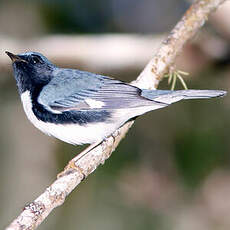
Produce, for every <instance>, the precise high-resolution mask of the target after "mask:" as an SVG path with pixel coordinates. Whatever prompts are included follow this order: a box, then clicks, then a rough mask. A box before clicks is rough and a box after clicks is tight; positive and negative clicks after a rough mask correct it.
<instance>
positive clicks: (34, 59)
mask: <svg viewBox="0 0 230 230" xmlns="http://www.w3.org/2000/svg"><path fill="white" fill-rule="evenodd" d="M32 63H33V64H37V63H40V64H42V63H43V61H42V59H41V58H40V57H38V56H35V55H33V56H32Z"/></svg>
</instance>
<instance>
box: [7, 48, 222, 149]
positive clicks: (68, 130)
mask: <svg viewBox="0 0 230 230" xmlns="http://www.w3.org/2000/svg"><path fill="white" fill-rule="evenodd" d="M5 53H6V54H7V55H8V56H9V57H10V59H11V60H12V66H13V73H14V78H15V80H16V85H17V89H18V92H19V95H20V97H21V102H22V105H23V108H24V111H25V113H26V115H27V117H28V119H29V120H30V121H31V122H32V124H33V125H34V126H35V127H36V128H38V129H39V130H41V131H42V132H44V133H45V134H47V135H49V136H53V137H56V138H57V139H60V140H62V141H64V142H67V143H70V144H73V145H82V144H91V146H92V145H94V146H95V145H96V144H97V143H101V142H102V141H103V140H104V139H106V138H107V137H108V136H110V135H111V134H113V133H114V132H115V131H116V130H117V129H118V128H119V127H121V126H122V125H123V124H125V123H126V122H127V121H130V120H132V119H135V118H137V117H138V116H140V115H142V114H145V113H147V112H149V111H152V110H156V109H161V108H164V107H167V106H169V105H171V104H173V103H175V102H178V101H180V100H183V99H203V98H214V97H222V96H224V95H225V94H226V91H223V90H175V91H172V90H148V89H141V88H138V87H136V86H134V85H131V84H129V83H125V82H123V81H120V80H116V79H114V78H111V77H108V76H103V75H99V74H95V73H90V72H86V71H81V70H77V69H67V68H60V67H57V66H56V65H54V64H53V63H52V62H50V61H49V60H48V59H47V58H46V57H45V56H43V55H42V54H40V53H38V52H25V53H21V54H17V55H16V54H13V53H10V52H8V51H6V52H5Z"/></svg>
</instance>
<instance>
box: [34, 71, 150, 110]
mask: <svg viewBox="0 0 230 230" xmlns="http://www.w3.org/2000/svg"><path fill="white" fill-rule="evenodd" d="M66 71H67V72H66ZM140 95H141V90H140V89H138V88H136V87H134V86H131V85H129V84H126V83H123V82H121V81H118V80H114V79H112V78H109V77H105V76H101V75H96V74H92V73H88V72H83V71H77V70H69V69H68V70H65V69H62V71H59V72H57V73H56V76H55V77H54V78H53V79H52V80H51V81H50V83H49V84H48V85H46V86H45V87H44V88H43V90H42V91H41V93H40V95H39V97H38V102H39V103H40V104H42V105H43V106H44V107H46V108H47V109H49V110H57V111H60V112H62V111H70V110H90V109H100V110H104V109H107V110H110V109H122V108H135V107H140V106H146V105H150V104H152V103H153V102H152V101H150V100H148V99H146V98H143V97H142V96H140ZM89 99H90V100H93V101H94V102H95V101H96V102H98V103H100V104H101V105H102V106H101V107H100V106H99V107H98V108H94V107H93V106H91V105H90V103H87V102H88V100H89Z"/></svg>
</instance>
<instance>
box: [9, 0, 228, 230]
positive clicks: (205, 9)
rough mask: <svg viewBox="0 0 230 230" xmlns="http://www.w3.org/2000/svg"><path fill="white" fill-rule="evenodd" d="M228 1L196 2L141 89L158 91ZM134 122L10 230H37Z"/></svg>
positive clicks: (79, 162) (66, 174)
mask: <svg viewBox="0 0 230 230" xmlns="http://www.w3.org/2000/svg"><path fill="white" fill-rule="evenodd" d="M224 1H225V0H200V1H196V2H195V3H194V4H193V5H192V6H191V7H190V8H189V9H188V10H187V12H186V13H185V15H184V16H183V17H182V19H181V20H180V21H179V22H178V23H177V25H176V26H175V28H174V29H173V30H172V32H171V33H170V34H169V36H168V37H167V38H166V39H165V40H164V41H163V43H162V45H161V46H160V48H159V49H158V51H157V52H156V54H155V56H154V57H153V59H151V60H150V62H149V63H148V64H147V66H146V67H145V69H144V70H143V71H142V73H141V74H140V75H139V77H138V78H137V80H136V81H134V82H132V84H133V85H136V86H138V87H140V88H148V89H155V88H157V86H158V84H159V81H160V80H161V79H162V78H163V75H164V73H166V72H167V71H168V70H169V67H170V66H171V65H172V64H173V63H174V61H175V58H176V57H177V55H178V54H179V53H180V52H181V50H182V48H183V46H184V44H185V43H186V42H187V41H188V40H189V39H190V38H191V37H192V36H193V35H194V34H195V33H196V32H197V31H198V29H199V28H200V27H201V26H202V25H203V24H204V22H205V21H206V20H207V17H208V15H209V14H210V13H211V12H212V11H213V10H215V9H216V8H217V7H218V6H219V5H220V4H221V3H223V2H224ZM132 124H133V122H128V123H126V124H125V125H124V126H123V127H121V128H120V129H119V130H117V131H116V132H115V133H114V134H113V136H111V137H109V138H107V139H106V140H105V141H103V142H102V143H101V144H99V145H98V146H97V147H95V148H93V149H92V150H91V151H89V152H87V154H83V155H82V153H81V154H80V156H81V157H79V155H78V156H76V157H75V158H74V159H72V160H71V161H70V162H69V164H68V165H67V166H66V168H65V169H64V171H63V172H62V173H61V174H59V176H58V178H57V180H55V181H54V183H53V184H52V185H51V186H49V187H48V188H47V189H46V190H45V192H44V193H43V194H42V195H40V196H39V197H38V198H37V199H36V200H34V201H33V202H32V203H30V204H29V205H27V206H26V207H25V208H24V210H23V211H22V213H21V214H20V215H19V216H18V217H17V218H16V219H15V220H14V221H13V222H12V223H11V224H10V226H8V227H7V228H6V229H7V230H22V229H35V228H36V227H38V226H39V225H40V224H41V222H42V221H43V220H44V219H45V218H46V217H47V216H48V215H49V213H50V212H51V211H52V210H53V209H54V208H55V207H57V206H59V205H61V204H63V202H64V201H65V198H66V197H67V196H68V195H69V193H70V192H71V191H72V190H73V189H74V188H75V187H76V186H77V185H79V184H80V182H81V181H82V180H83V179H84V178H86V177H87V176H88V175H89V174H90V173H92V172H93V171H94V170H95V169H96V168H97V167H98V166H99V165H100V164H104V162H105V160H106V159H107V158H109V157H110V155H111V153H112V152H113V151H114V150H115V148H116V147H117V145H118V144H119V143H120V141H121V139H122V138H123V137H124V136H125V134H126V133H127V131H128V130H129V128H130V127H131V126H132Z"/></svg>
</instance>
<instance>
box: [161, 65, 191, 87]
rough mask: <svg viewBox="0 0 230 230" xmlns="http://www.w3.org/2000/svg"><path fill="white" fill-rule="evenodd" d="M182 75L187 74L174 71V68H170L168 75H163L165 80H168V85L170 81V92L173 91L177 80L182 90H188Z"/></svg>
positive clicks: (186, 74)
mask: <svg viewBox="0 0 230 230" xmlns="http://www.w3.org/2000/svg"><path fill="white" fill-rule="evenodd" d="M182 75H184V76H188V75H189V73H187V72H184V71H181V70H175V69H174V67H170V70H169V73H167V74H165V75H164V77H165V78H168V84H169V85H170V84H171V81H172V85H171V90H174V89H175V87H176V81H177V79H179V81H180V82H181V84H182V86H183V87H184V89H186V90H187V89H188V87H187V85H186V83H185V81H184V79H183V77H182Z"/></svg>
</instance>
